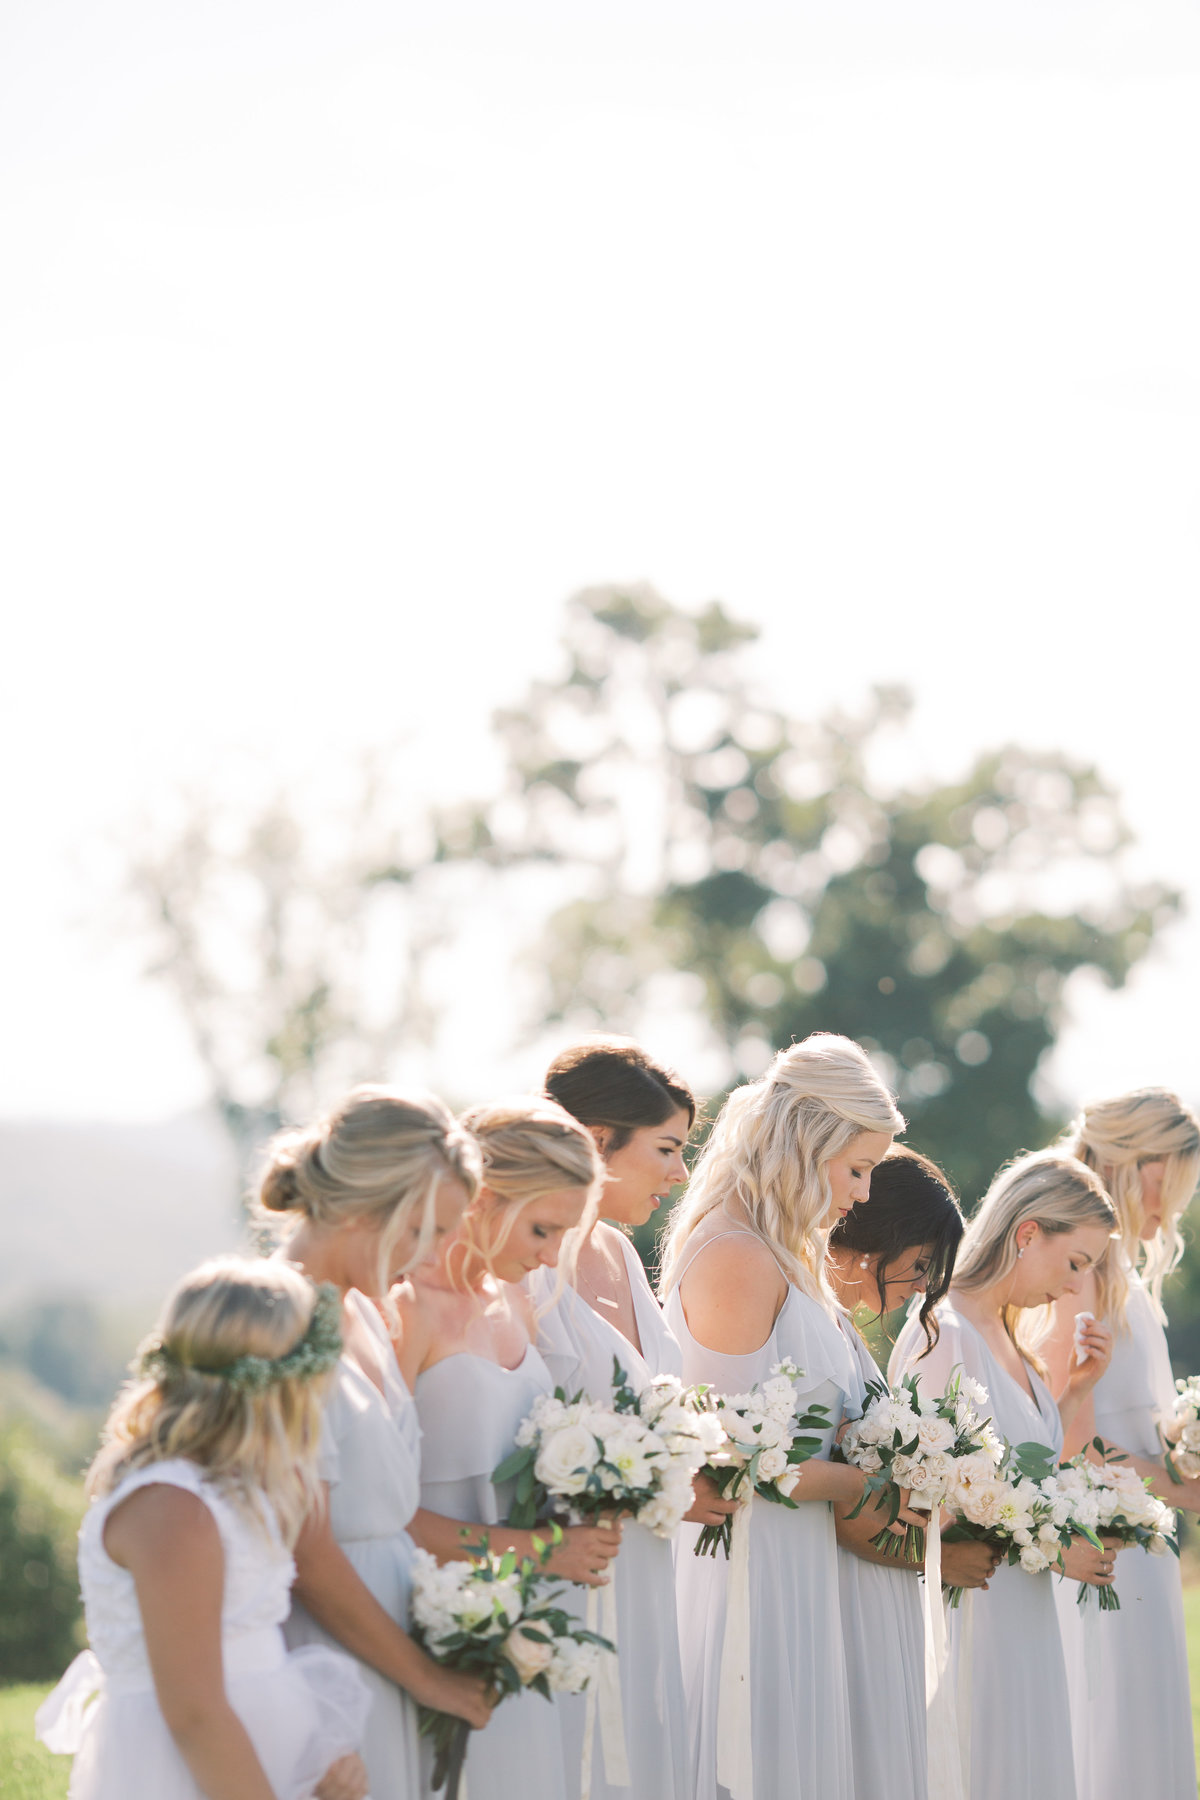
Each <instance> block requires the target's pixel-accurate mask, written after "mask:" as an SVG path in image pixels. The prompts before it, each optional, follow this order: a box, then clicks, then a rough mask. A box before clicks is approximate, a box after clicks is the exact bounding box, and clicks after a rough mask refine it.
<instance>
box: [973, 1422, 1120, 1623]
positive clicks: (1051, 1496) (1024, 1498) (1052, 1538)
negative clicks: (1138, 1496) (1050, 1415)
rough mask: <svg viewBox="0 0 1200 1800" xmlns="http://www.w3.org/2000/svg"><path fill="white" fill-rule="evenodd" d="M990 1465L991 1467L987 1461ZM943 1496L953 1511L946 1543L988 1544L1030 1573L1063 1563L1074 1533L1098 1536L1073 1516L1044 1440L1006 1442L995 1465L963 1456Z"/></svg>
mask: <svg viewBox="0 0 1200 1800" xmlns="http://www.w3.org/2000/svg"><path fill="white" fill-rule="evenodd" d="M989 1465H990V1466H989ZM955 1474H956V1479H955V1482H954V1485H953V1486H952V1488H951V1490H950V1493H949V1494H948V1495H947V1497H946V1504H947V1506H949V1507H951V1508H952V1509H953V1511H954V1513H955V1515H956V1517H955V1522H954V1524H953V1525H952V1526H951V1527H950V1528H949V1529H948V1530H947V1531H946V1532H945V1534H944V1535H945V1538H946V1540H947V1541H948V1542H950V1543H954V1542H963V1541H964V1540H969V1541H972V1542H975V1543H987V1544H992V1545H993V1546H994V1547H995V1548H996V1549H997V1550H998V1551H999V1552H1000V1555H1001V1557H1002V1559H1003V1560H1004V1561H1005V1562H1006V1563H1008V1564H1009V1565H1010V1566H1015V1565H1017V1564H1020V1566H1021V1568H1023V1569H1024V1570H1025V1572H1026V1573H1027V1574H1029V1575H1044V1574H1045V1573H1046V1571H1047V1570H1048V1569H1052V1568H1058V1569H1061V1568H1062V1559H1063V1551H1064V1550H1066V1549H1068V1548H1069V1546H1070V1544H1071V1543H1072V1541H1073V1540H1074V1538H1076V1537H1079V1536H1082V1537H1086V1538H1087V1539H1088V1540H1089V1541H1090V1542H1091V1543H1093V1544H1096V1545H1097V1546H1098V1545H1099V1539H1098V1538H1097V1537H1096V1536H1095V1533H1094V1532H1093V1531H1092V1530H1091V1529H1090V1527H1088V1526H1087V1525H1086V1523H1085V1522H1084V1521H1083V1519H1081V1518H1079V1517H1077V1516H1076V1515H1075V1512H1074V1508H1073V1506H1072V1502H1071V1498H1070V1495H1069V1494H1068V1493H1066V1492H1065V1491H1064V1490H1063V1488H1062V1487H1061V1485H1060V1483H1059V1480H1058V1475H1057V1471H1056V1469H1055V1466H1054V1452H1053V1451H1052V1450H1050V1449H1049V1448H1048V1447H1047V1446H1046V1445H1045V1444H1039V1443H1025V1444H1015V1445H1014V1444H1007V1443H1006V1444H1005V1446H1004V1460H1003V1463H1002V1465H1001V1466H1000V1467H999V1468H997V1467H996V1466H995V1465H994V1464H991V1462H990V1458H989V1459H988V1462H986V1463H985V1462H984V1461H983V1460H982V1459H981V1460H980V1461H979V1462H978V1463H977V1464H976V1463H975V1462H974V1459H972V1458H969V1457H968V1458H964V1460H963V1462H962V1463H961V1464H960V1465H959V1466H958V1468H957V1469H956V1471H955ZM947 1591H948V1596H949V1600H950V1604H951V1606H957V1605H958V1603H959V1601H960V1600H961V1599H962V1589H961V1588H950V1589H948V1590H947Z"/></svg>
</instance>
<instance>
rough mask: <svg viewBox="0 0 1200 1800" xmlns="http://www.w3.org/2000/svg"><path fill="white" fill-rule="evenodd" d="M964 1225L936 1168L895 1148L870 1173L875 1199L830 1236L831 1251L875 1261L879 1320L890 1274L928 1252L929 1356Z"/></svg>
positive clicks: (925, 1322) (923, 1315)
mask: <svg viewBox="0 0 1200 1800" xmlns="http://www.w3.org/2000/svg"><path fill="white" fill-rule="evenodd" d="M965 1230H966V1225H965V1222H964V1220H963V1216H962V1211H961V1209H960V1207H959V1204H958V1201H957V1199H956V1198H955V1194H954V1190H953V1188H952V1187H951V1186H950V1183H949V1181H948V1180H947V1179H946V1177H945V1175H943V1173H942V1171H941V1170H940V1169H939V1168H938V1166H937V1164H936V1163H935V1162H931V1161H930V1159H929V1157H927V1156H922V1155H921V1153H920V1151H919V1150H910V1149H909V1147H908V1145H907V1144H893V1145H892V1148H891V1149H890V1150H889V1151H888V1153H887V1155H886V1156H885V1157H884V1159H883V1161H882V1162H880V1163H876V1165H875V1167H874V1168H873V1169H872V1171H871V1197H870V1200H869V1201H866V1202H864V1203H863V1204H862V1205H855V1206H852V1207H851V1208H850V1211H849V1212H848V1213H847V1214H846V1215H845V1217H844V1218H841V1219H839V1220H838V1222H837V1224H836V1225H835V1226H834V1228H833V1230H832V1231H831V1232H830V1234H829V1248H830V1249H831V1250H839V1249H844V1250H851V1251H853V1252H854V1253H855V1254H856V1255H859V1256H862V1257H863V1258H864V1260H865V1259H866V1258H868V1257H871V1258H874V1264H875V1266H874V1271H873V1273H874V1276H875V1285H876V1287H877V1288H878V1289H879V1299H880V1306H881V1313H880V1316H881V1317H882V1315H883V1313H884V1312H886V1311H887V1309H888V1308H887V1280H888V1271H889V1269H891V1268H892V1267H893V1266H894V1265H895V1264H896V1263H897V1262H898V1261H899V1260H900V1258H901V1256H902V1255H903V1254H904V1252H905V1251H906V1250H908V1251H911V1250H916V1249H918V1248H919V1247H921V1246H923V1245H928V1247H929V1271H928V1274H927V1276H926V1282H925V1293H924V1296H923V1298H922V1301H921V1309H920V1313H919V1317H920V1321H921V1329H922V1331H923V1332H924V1333H925V1344H926V1349H925V1351H924V1352H923V1354H925V1355H927V1354H928V1352H929V1351H930V1350H932V1349H933V1346H934V1345H935V1344H936V1343H937V1340H938V1322H937V1315H936V1313H935V1312H934V1310H933V1309H934V1307H935V1306H936V1305H937V1303H938V1301H939V1300H941V1299H943V1298H944V1297H945V1295H946V1293H947V1292H948V1290H949V1287H950V1282H951V1279H952V1278H953V1275H954V1259H955V1257H956V1256H957V1255H958V1246H959V1244H960V1243H961V1242H962V1236H963V1232H964V1231H965Z"/></svg>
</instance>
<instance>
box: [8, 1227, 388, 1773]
mask: <svg viewBox="0 0 1200 1800" xmlns="http://www.w3.org/2000/svg"><path fill="white" fill-rule="evenodd" d="M340 1349H341V1338H340V1333H339V1330H338V1305H337V1299H336V1296H335V1295H333V1294H331V1293H328V1292H327V1291H321V1292H318V1291H317V1290H315V1289H314V1287H313V1285H312V1283H311V1282H309V1281H308V1280H306V1279H305V1277H304V1276H303V1275H301V1274H300V1273H299V1272H298V1271H297V1270H295V1269H290V1268H288V1267H286V1266H285V1265H283V1264H280V1263H273V1262H251V1261H247V1260H242V1259H239V1258H235V1257H228V1258H222V1259H220V1260H219V1261H214V1262H209V1263H205V1264H204V1265H203V1266H202V1267H201V1268H199V1269H197V1270H195V1272H194V1273H193V1274H191V1275H188V1276H186V1277H185V1278H184V1280H183V1281H181V1282H180V1284H179V1286H178V1287H177V1288H176V1289H175V1291H174V1292H173V1293H172V1294H171V1295H170V1297H169V1298H168V1300H167V1303H166V1307H165V1309H164V1312H163V1317H162V1321H161V1324H160V1326H159V1329H158V1331H157V1333H156V1334H155V1336H154V1337H153V1338H151V1340H150V1341H149V1343H148V1344H147V1345H146V1346H145V1347H144V1350H143V1354H142V1359H141V1368H140V1374H139V1375H138V1376H137V1377H136V1378H135V1379H134V1380H133V1381H131V1382H130V1383H129V1384H127V1385H126V1387H125V1388H124V1389H123V1390H122V1392H121V1394H120V1395H119V1396H118V1398H117V1401H116V1403H115V1405H114V1408H113V1411H112V1414H111V1416H110V1418H109V1421H108V1425H107V1427H106V1430H105V1436H104V1447H103V1448H102V1450H101V1452H100V1454H99V1456H98V1457H97V1458H96V1461H95V1463H94V1464H93V1466H92V1470H91V1474H90V1476H89V1484H88V1485H89V1489H90V1492H91V1495H92V1505H91V1508H90V1510H89V1512H88V1514H87V1516H86V1518H85V1519H84V1523H83V1528H82V1530H81V1532H80V1546H79V1571H80V1580H81V1583H82V1587H83V1600H84V1609H85V1612H86V1615H87V1625H88V1635H89V1637H90V1639H91V1643H92V1648H91V1650H87V1651H84V1652H83V1654H82V1655H81V1656H79V1657H77V1658H76V1660H75V1661H74V1662H73V1663H72V1665H71V1667H70V1669H69V1670H68V1671H67V1673H66V1675H65V1676H64V1677H63V1679H62V1681H61V1682H60V1683H59V1685H58V1687H57V1688H56V1689H55V1691H54V1693H53V1694H52V1695H51V1696H50V1698H49V1699H48V1700H47V1701H46V1702H45V1704H44V1705H43V1706H42V1708H41V1710H40V1711H39V1713H38V1731H39V1735H40V1736H41V1738H42V1740H43V1742H45V1743H46V1744H47V1745H48V1747H49V1748H50V1749H51V1750H57V1751H65V1752H71V1751H73V1752H75V1753H76V1763H75V1768H74V1771H73V1775H72V1780H71V1800H201V1796H202V1795H203V1796H206V1797H207V1800H308V1797H309V1796H311V1795H314V1794H315V1795H317V1796H318V1797H319V1800H358V1797H359V1796H361V1795H362V1794H364V1793H365V1791H366V1779H365V1773H364V1770H363V1765H362V1763H361V1762H360V1761H359V1759H358V1757H357V1756H356V1755H354V1754H352V1752H353V1751H354V1748H355V1746H356V1744H357V1742H358V1739H359V1735H360V1732H361V1729H362V1723H363V1719H364V1717H365V1714H366V1710H367V1703H368V1702H367V1694H366V1690H365V1688H364V1687H363V1684H362V1682H361V1681H360V1679H359V1676H358V1673H357V1670H356V1669H355V1667H354V1665H353V1663H352V1662H351V1661H350V1659H349V1658H348V1657H345V1656H342V1655H341V1654H339V1653H338V1652H336V1651H332V1650H326V1649H315V1648H314V1649H308V1650H302V1651H299V1652H295V1653H293V1654H291V1655H289V1654H288V1652H287V1650H286V1648H285V1646H284V1642H283V1637H282V1634H281V1631H280V1625H281V1623H282V1621H283V1619H284V1618H286V1616H287V1611H288V1598H289V1589H290V1587H291V1583H292V1577H293V1574H294V1566H293V1563H292V1558H291V1555H290V1553H289V1549H288V1545H289V1544H290V1543H292V1542H293V1541H294V1539H295V1537H296V1533H297V1531H298V1529H299V1526H300V1521H301V1519H302V1518H303V1516H304V1514H305V1512H306V1511H307V1510H308V1508H309V1507H310V1505H311V1504H312V1502H313V1499H314V1497H315V1494H316V1489H317V1478H316V1455H317V1444H318V1437H319V1431H320V1420H321V1402H322V1399H323V1395H324V1388H325V1385H326V1378H327V1376H328V1373H329V1371H330V1370H331V1369H332V1368H333V1367H334V1365H335V1364H336V1362H337V1358H338V1354H339V1351H340ZM93 1701H94V1703H92V1704H89V1702H93Z"/></svg>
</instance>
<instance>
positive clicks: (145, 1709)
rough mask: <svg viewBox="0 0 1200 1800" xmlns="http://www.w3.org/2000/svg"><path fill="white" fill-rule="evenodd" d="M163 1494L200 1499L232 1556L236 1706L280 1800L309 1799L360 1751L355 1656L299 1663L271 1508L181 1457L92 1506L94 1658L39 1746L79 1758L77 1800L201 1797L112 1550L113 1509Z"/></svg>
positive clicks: (53, 1702) (82, 1552) (362, 1704)
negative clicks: (107, 1535)
mask: <svg viewBox="0 0 1200 1800" xmlns="http://www.w3.org/2000/svg"><path fill="white" fill-rule="evenodd" d="M159 1484H165V1485H166V1486H168V1487H176V1488H184V1489H186V1491H187V1492H188V1493H190V1494H195V1495H196V1496H197V1497H198V1498H199V1499H201V1500H202V1501H203V1502H204V1504H205V1505H206V1506H207V1507H208V1509H209V1512H210V1513H211V1514H212V1516H213V1520H214V1522H215V1524H216V1527H217V1531H218V1533H219V1534H220V1539H221V1548H222V1550H223V1552H224V1556H225V1586H224V1594H223V1598H222V1605H221V1655H222V1662H223V1666H224V1673H225V1690H226V1693H227V1695H228V1698H229V1703H230V1705H231V1706H232V1708H233V1710H234V1712H235V1713H236V1714H237V1715H238V1717H239V1718H240V1719H241V1721H242V1723H243V1725H244V1726H245V1727H246V1730H247V1732H248V1733H249V1735H250V1739H251V1742H252V1743H253V1745H254V1748H255V1750H256V1751H257V1753H258V1758H259V1761H260V1762H261V1763H262V1766H263V1769H264V1771H265V1773H266V1776H267V1779H268V1781H269V1782H270V1783H271V1788H272V1791H273V1792H274V1793H275V1794H276V1795H277V1796H278V1800H308V1797H309V1796H310V1795H311V1794H312V1792H313V1789H314V1787H315V1785H316V1783H317V1782H318V1781H319V1780H320V1779H321V1777H322V1775H323V1774H324V1773H325V1771H326V1769H327V1768H328V1767H329V1765H330V1763H331V1762H333V1761H335V1760H336V1758H337V1757H339V1756H342V1755H344V1754H345V1753H346V1752H347V1751H348V1750H353V1749H356V1748H357V1747H358V1745H359V1740H360V1737H361V1733H362V1726H363V1720H364V1719H365V1717H366V1712H367V1707H368V1704H369V1700H368V1696H367V1692H366V1689H365V1687H364V1686H363V1684H362V1682H361V1681H360V1679H359V1676H358V1671H357V1668H356V1666H355V1664H354V1662H353V1660H352V1658H350V1657H348V1656H344V1655H342V1654H340V1653H339V1652H336V1651H331V1650H324V1649H316V1648H314V1649H308V1650H299V1651H296V1652H294V1653H293V1654H291V1655H289V1654H288V1651H287V1649H286V1646H285V1645H284V1641H283V1634H282V1632H281V1631H280V1625H281V1624H282V1622H283V1620H284V1619H285V1618H286V1617H287V1610H288V1591H289V1589H290V1587H291V1584H292V1580H293V1577H294V1576H295V1572H296V1571H295V1564H294V1563H293V1562H292V1559H291V1557H290V1556H289V1554H288V1552H287V1550H286V1549H285V1548H284V1546H283V1543H282V1542H281V1540H280V1536H279V1531H278V1527H277V1526H276V1524H275V1518H274V1514H273V1513H272V1512H271V1510H270V1508H269V1507H268V1506H267V1505H266V1502H265V1501H264V1502H263V1504H262V1509H261V1522H260V1519H259V1518H255V1517H251V1516H249V1514H248V1513H247V1511H246V1510H244V1509H243V1508H242V1507H241V1506H239V1505H236V1504H235V1503H234V1501H233V1500H232V1499H231V1498H229V1497H227V1496H226V1494H224V1493H223V1492H222V1491H221V1489H220V1488H218V1487H217V1486H216V1485H215V1483H213V1482H211V1481H210V1480H209V1479H208V1478H207V1476H206V1475H205V1473H204V1471H203V1470H202V1469H200V1468H198V1467H197V1465H196V1464H195V1463H191V1462H185V1461H183V1460H182V1459H177V1460H173V1461H171V1462H161V1463H154V1464H152V1465H151V1466H150V1467H148V1468H145V1469H139V1470H138V1471H137V1473H136V1474H133V1475H129V1476H127V1477H126V1479H125V1480H124V1481H122V1482H120V1483H119V1485H118V1486H117V1487H116V1488H115V1489H114V1491H113V1492H112V1493H111V1494H107V1495H105V1497H104V1498H103V1499H100V1500H95V1501H93V1502H92V1505H91V1507H90V1508H89V1510H88V1512H87V1515H86V1517H85V1518H84V1521H83V1526H82V1528H81V1530H80V1533H79V1579H80V1585H81V1586H82V1589H83V1604H84V1611H85V1613H86V1616H87V1628H88V1637H89V1639H90V1642H91V1646H92V1648H91V1649H90V1650H85V1651H84V1652H83V1654H82V1655H81V1656H77V1657H76V1659H75V1661H74V1662H73V1663H72V1664H71V1667H70V1668H69V1669H68V1670H67V1673H66V1674H65V1675H64V1676H63V1678H62V1680H61V1681H60V1682H59V1684H58V1686H57V1688H55V1690H54V1692H53V1693H52V1694H51V1695H50V1697H49V1698H48V1699H47V1700H46V1701H45V1702H44V1703H43V1705H42V1706H41V1707H40V1709H39V1711H38V1715H37V1729H38V1735H39V1737H41V1738H42V1740H43V1742H44V1743H46V1744H47V1746H48V1747H49V1748H50V1749H51V1750H56V1751H63V1752H74V1753H75V1767H74V1769H73V1770H72V1773H71V1788H70V1793H71V1800H203V1795H202V1792H201V1789H200V1788H199V1787H198V1786H197V1784H196V1782H195V1781H194V1779H193V1778H192V1774H191V1771H190V1770H189V1769H188V1766H187V1764H186V1763H185V1761H184V1759H183V1757H182V1756H181V1755H180V1753H179V1751H178V1749H177V1748H176V1746H175V1740H174V1738H173V1737H172V1736H171V1733H170V1731H169V1730H168V1729H167V1724H166V1721H165V1719H164V1718H163V1715H162V1712H161V1710H160V1708H159V1704H158V1697H157V1694H156V1693H155V1688H154V1679H153V1676H152V1675H151V1672H150V1664H149V1660H148V1657H147V1654H146V1640H145V1635H144V1633H143V1630H142V1615H141V1612H140V1610H139V1607H138V1601H137V1590H136V1588H135V1586H134V1580H133V1576H132V1575H131V1574H130V1573H129V1571H128V1569H123V1568H121V1567H120V1566H119V1565H118V1564H117V1563H115V1562H113V1561H112V1559H111V1558H110V1557H109V1555H108V1553H107V1551H106V1550H105V1548H104V1526H105V1523H106V1521H107V1519H108V1516H109V1514H110V1513H111V1512H112V1510H113V1508H114V1507H116V1506H119V1505H120V1504H121V1502H122V1501H123V1500H127V1499H128V1498H129V1496H130V1495H131V1494H133V1493H135V1492H136V1491H137V1490H138V1489H139V1488H144V1487H150V1486H154V1485H159ZM93 1696H96V1698H95V1699H94V1700H93V1698H92V1697H93ZM89 1701H92V1703H91V1704H90V1705H89V1704H88V1702H89ZM85 1709H86V1710H85Z"/></svg>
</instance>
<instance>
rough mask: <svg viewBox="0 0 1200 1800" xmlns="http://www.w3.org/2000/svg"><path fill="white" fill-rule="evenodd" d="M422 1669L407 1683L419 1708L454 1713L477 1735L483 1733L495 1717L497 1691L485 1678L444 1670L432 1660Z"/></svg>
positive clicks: (455, 1670)
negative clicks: (426, 1707)
mask: <svg viewBox="0 0 1200 1800" xmlns="http://www.w3.org/2000/svg"><path fill="white" fill-rule="evenodd" d="M422 1665H423V1666H422V1667H421V1669H420V1670H419V1672H417V1673H415V1674H414V1675H413V1676H412V1677H411V1678H410V1679H409V1681H408V1682H407V1683H406V1686H407V1689H408V1692H409V1693H410V1694H411V1695H412V1697H413V1699H414V1700H415V1701H416V1703H417V1705H418V1706H428V1707H430V1708H431V1709H432V1710H433V1711H434V1712H443V1713H450V1714H451V1716H452V1717H453V1718H456V1719H465V1720H466V1722H467V1724H468V1725H470V1726H473V1727H474V1729H475V1730H476V1731H482V1730H483V1728H484V1726H485V1725H486V1724H487V1722H488V1720H489V1719H490V1718H491V1716H492V1708H493V1706H495V1704H496V1690H495V1688H493V1687H491V1686H490V1685H489V1684H488V1683H487V1682H486V1681H485V1680H484V1679H483V1676H482V1675H463V1674H460V1673H459V1671H458V1670H457V1669H444V1668H443V1667H442V1665H441V1663H436V1662H434V1660H433V1658H432V1656H425V1657H423V1658H422Z"/></svg>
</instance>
